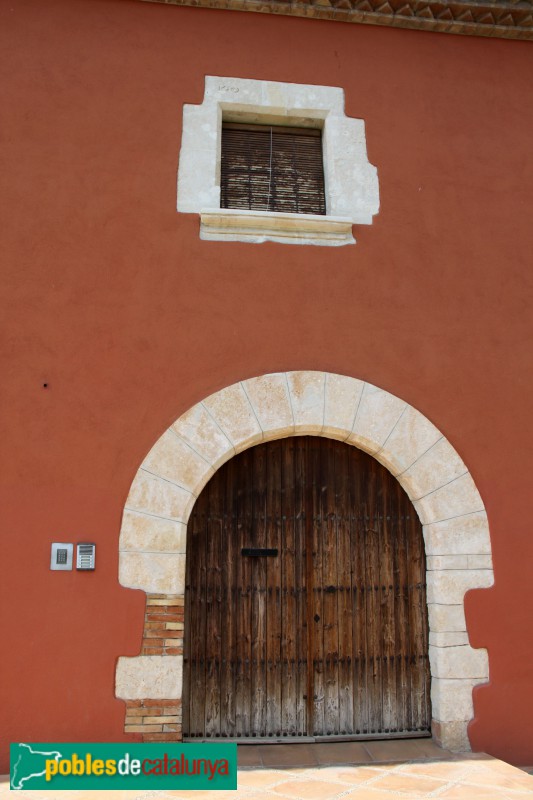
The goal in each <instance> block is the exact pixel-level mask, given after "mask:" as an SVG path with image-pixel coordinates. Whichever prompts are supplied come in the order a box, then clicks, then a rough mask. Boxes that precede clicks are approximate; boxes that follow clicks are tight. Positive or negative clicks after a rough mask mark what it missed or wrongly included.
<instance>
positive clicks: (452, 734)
mask: <svg viewBox="0 0 533 800" xmlns="http://www.w3.org/2000/svg"><path fill="white" fill-rule="evenodd" d="M468 722H469V720H462V719H461V720H454V721H453V722H439V721H438V720H433V721H432V723H431V732H432V734H433V738H434V740H435V742H436V743H437V744H438V745H440V747H442V748H443V749H444V750H450V751H451V752H452V753H468V751H469V750H470V749H471V748H470V740H469V738H468Z"/></svg>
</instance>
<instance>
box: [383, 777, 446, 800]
mask: <svg viewBox="0 0 533 800" xmlns="http://www.w3.org/2000/svg"><path fill="white" fill-rule="evenodd" d="M444 786H446V781H442V780H438V779H437V778H427V777H426V776H424V775H420V776H418V775H405V774H402V773H401V772H392V773H390V774H389V775H384V776H383V777H382V778H378V779H377V780H376V781H374V782H373V783H372V789H386V790H387V791H391V792H405V793H406V794H408V795H409V796H410V797H425V796H426V795H428V794H429V793H430V792H435V791H436V790H437V789H442V788H443V787H444Z"/></svg>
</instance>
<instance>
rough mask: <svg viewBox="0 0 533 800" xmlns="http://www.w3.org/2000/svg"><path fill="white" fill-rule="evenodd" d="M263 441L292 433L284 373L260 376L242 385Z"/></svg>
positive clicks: (292, 425) (291, 419)
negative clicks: (259, 427)
mask: <svg viewBox="0 0 533 800" xmlns="http://www.w3.org/2000/svg"><path fill="white" fill-rule="evenodd" d="M243 386H244V389H245V391H246V394H247V395H248V398H249V400H250V403H251V405H252V408H253V410H254V412H255V415H256V417H257V419H258V420H259V424H260V425H261V429H262V431H263V435H264V438H265V439H274V438H276V437H280V436H291V435H292V434H293V433H294V418H293V415H292V409H291V402H290V399H289V390H288V387H287V377H286V375H285V373H284V372H279V373H276V374H273V375H262V376H261V377H260V378H251V379H250V380H248V381H244V383H243Z"/></svg>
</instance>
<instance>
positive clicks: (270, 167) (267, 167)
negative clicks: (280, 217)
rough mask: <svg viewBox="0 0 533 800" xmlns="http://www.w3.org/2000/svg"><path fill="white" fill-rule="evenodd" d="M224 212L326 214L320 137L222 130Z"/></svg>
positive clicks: (257, 128)
mask: <svg viewBox="0 0 533 800" xmlns="http://www.w3.org/2000/svg"><path fill="white" fill-rule="evenodd" d="M220 194H221V200H220V204H221V207H222V208H238V209H251V210H254V211H278V212H288V213H295V214H325V213H326V197H325V190H324V167H323V163H322V137H321V131H319V130H316V129H313V128H288V127H287V128H285V127H276V126H269V125H240V124H234V123H224V124H223V125H222V158H221V192H220Z"/></svg>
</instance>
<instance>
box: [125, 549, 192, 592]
mask: <svg viewBox="0 0 533 800" xmlns="http://www.w3.org/2000/svg"><path fill="white" fill-rule="evenodd" d="M119 578H120V583H121V584H122V586H127V587H128V588H129V589H143V590H144V591H145V592H151V593H153V594H183V592H184V591H185V555H184V554H181V553H144V552H143V553H132V552H121V554H120V561H119Z"/></svg>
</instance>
